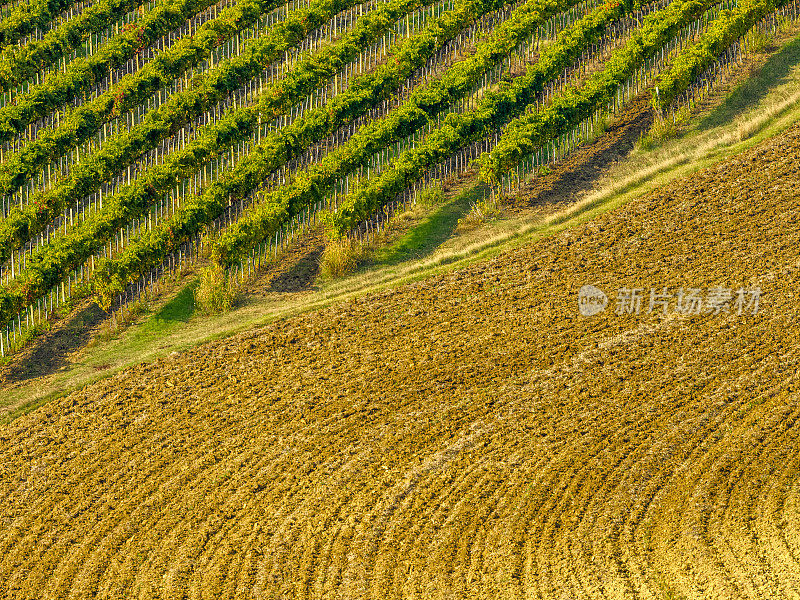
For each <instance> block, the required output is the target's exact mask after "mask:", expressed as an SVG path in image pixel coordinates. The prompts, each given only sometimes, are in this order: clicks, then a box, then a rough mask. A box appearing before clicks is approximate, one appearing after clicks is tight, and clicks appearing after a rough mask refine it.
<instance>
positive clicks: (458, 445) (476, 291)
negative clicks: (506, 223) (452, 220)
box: [0, 127, 800, 600]
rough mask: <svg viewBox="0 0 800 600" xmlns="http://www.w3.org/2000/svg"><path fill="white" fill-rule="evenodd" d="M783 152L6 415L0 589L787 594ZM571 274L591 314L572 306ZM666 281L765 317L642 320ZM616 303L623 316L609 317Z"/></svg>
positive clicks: (798, 344) (791, 300)
mask: <svg viewBox="0 0 800 600" xmlns="http://www.w3.org/2000/svg"><path fill="white" fill-rule="evenodd" d="M798 155H800V127H795V128H793V129H792V130H790V131H789V132H787V133H786V134H784V135H782V136H781V137H780V138H778V139H775V140H772V141H768V142H766V143H762V144H760V145H759V146H757V147H756V148H754V149H752V150H751V151H748V152H747V153H745V154H743V155H742V156H740V157H737V158H734V159H730V160H727V161H725V162H724V163H721V164H719V165H717V166H714V167H711V168H709V169H706V170H704V171H701V172H699V173H697V174H695V175H693V176H692V177H691V179H688V180H683V181H678V182H674V183H673V184H670V185H668V186H666V187H665V188H663V189H661V190H658V191H657V192H654V193H652V194H650V195H648V196H646V197H644V198H641V199H639V200H636V201H632V202H630V203H629V204H627V205H625V206H624V207H621V208H620V209H618V210H616V211H613V212H611V213H608V214H606V215H603V216H601V217H598V218H597V219H595V220H593V221H591V222H589V223H587V224H585V225H582V226H580V227H579V228H576V229H574V230H570V231H565V232H563V233H561V234H558V235H556V236H554V237H552V238H548V239H545V240H542V241H541V242H538V243H535V244H533V245H530V246H528V247H524V248H520V249H518V250H514V251H512V252H509V253H506V254H503V255H501V256H499V257H497V258H496V259H493V260H491V261H489V262H485V263H481V264H476V265H474V266H471V267H469V268H466V269H463V270H459V271H455V272H452V273H448V274H445V275H441V276H437V277H435V278H432V279H429V280H426V281H422V282H419V283H415V284H412V285H407V286H404V287H401V288H398V289H395V290H391V291H387V292H384V293H381V294H377V295H372V296H369V297H365V298H361V299H357V300H352V301H350V302H347V303H345V304H342V305H340V306H336V307H332V308H329V309H326V310H323V311H320V312H317V313H310V314H304V315H301V316H297V317H293V318H290V319H287V320H285V321H282V322H279V323H275V324H273V325H271V326H268V327H266V328H263V329H261V330H259V331H253V332H249V333H247V334H243V335H240V336H237V337H236V338H232V339H228V340H225V341H220V342H216V343H213V344H209V345H206V346H203V347H200V348H197V349H194V350H191V351H189V352H186V353H185V354H183V355H179V356H173V357H170V358H166V359H162V360H159V361H158V362H155V363H153V364H148V365H140V366H137V367H134V368H130V369H127V370H125V371H124V372H121V373H119V374H117V375H116V376H114V377H113V378H111V379H108V380H105V381H102V382H99V383H97V384H94V385H92V386H90V387H88V388H86V389H84V390H82V391H80V392H77V393H74V394H72V395H71V396H68V397H66V398H63V399H60V400H57V401H54V402H52V403H50V404H48V405H46V406H44V407H42V408H40V409H38V410H36V411H35V412H33V413H31V414H29V415H26V416H24V417H21V418H19V419H18V420H16V421H14V422H13V423H11V424H10V425H9V426H7V427H5V428H3V429H0V464H1V465H2V469H3V477H2V478H0V523H2V524H3V527H2V528H0V590H2V591H1V592H0V595H3V596H8V597H15V598H66V597H81V598H83V597H90V596H92V597H100V598H109V597H123V596H124V597H131V596H136V597H141V598H161V597H164V598H166V597H170V598H172V597H189V598H222V597H259V598H265V597H269V598H323V597H325V598H347V599H350V598H426V599H428V598H435V599H444V598H470V599H472V598H487V599H489V598H522V597H533V598H553V599H563V598H614V599H616V598H620V599H622V598H626V599H628V598H631V599H632V598H643V599H644V598H656V599H657V598H681V597H682V598H686V599H687V600H689V599H698V600H700V599H707V598H717V599H731V600H734V599H736V600H738V599H742V598H770V599H771V598H796V597H797V596H796V595H797V590H798V589H800V486H798V481H800V454H798V451H797V449H798V447H800V404H799V403H798V401H797V400H798V375H797V374H798V372H800V326H799V325H798V309H797V290H798V289H800V258H798V252H797V249H798V248H800V165H799V164H798V162H797V160H796V157H797V156H798ZM301 260H302V259H301ZM302 279H303V278H302V277H301V278H300V280H302ZM292 280H293V281H294V279H292ZM584 284H593V285H596V286H598V287H599V288H601V289H603V290H605V291H606V292H607V293H608V295H609V297H610V301H611V306H609V308H608V309H607V310H606V311H605V312H603V313H602V314H600V315H597V316H594V317H591V318H586V317H581V316H580V315H579V313H578V303H577V292H578V289H579V288H580V287H581V286H582V285H584ZM664 286H668V287H669V288H670V290H672V291H673V292H674V291H676V290H677V288H679V287H684V288H689V287H691V288H701V289H703V290H704V291H705V290H706V289H707V288H711V287H714V286H723V287H728V288H733V289H736V288H738V287H739V286H746V287H750V286H760V288H761V289H762V290H763V294H762V309H761V311H760V312H759V313H758V314H757V315H752V314H750V315H737V314H736V312H735V311H733V312H730V311H729V312H727V313H721V314H718V315H715V314H709V313H704V314H701V315H697V316H685V315H680V314H674V313H671V314H669V315H666V316H664V315H662V314H660V313H648V312H647V310H646V307H647V297H648V295H649V290H650V288H651V287H655V288H658V289H659V290H660V289H661V288H662V287H664ZM623 287H627V288H643V289H644V290H645V300H644V302H643V308H642V312H641V314H638V315H636V314H634V315H617V314H616V313H615V310H614V309H615V307H616V302H615V301H616V290H618V289H620V288H623ZM673 306H674V305H673Z"/></svg>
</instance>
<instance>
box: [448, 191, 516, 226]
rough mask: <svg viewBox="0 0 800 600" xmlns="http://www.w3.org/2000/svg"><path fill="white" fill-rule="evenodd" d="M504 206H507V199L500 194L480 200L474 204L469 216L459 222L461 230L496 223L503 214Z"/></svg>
mask: <svg viewBox="0 0 800 600" xmlns="http://www.w3.org/2000/svg"><path fill="white" fill-rule="evenodd" d="M504 204H506V199H505V198H504V197H503V196H502V195H500V194H495V195H491V196H487V197H485V198H484V199H483V200H478V201H477V202H475V203H473V204H472V208H471V209H470V211H469V212H468V213H467V215H466V216H465V217H462V218H461V219H459V220H458V225H459V227H461V228H470V227H476V226H478V225H480V224H482V223H489V222H491V221H496V220H497V219H498V217H499V216H500V214H501V213H502V212H503V205H504Z"/></svg>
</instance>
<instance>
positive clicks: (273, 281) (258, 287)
mask: <svg viewBox="0 0 800 600" xmlns="http://www.w3.org/2000/svg"><path fill="white" fill-rule="evenodd" d="M324 250H325V239H324V234H323V233H322V231H321V230H320V229H319V228H312V229H310V230H308V231H306V232H305V233H304V234H302V235H300V236H298V237H297V238H296V239H295V241H294V242H292V243H291V244H290V245H289V246H287V248H286V249H285V250H284V251H283V252H282V253H281V255H280V257H279V260H277V261H275V262H273V263H271V264H267V265H264V266H263V267H262V268H261V269H260V270H259V272H258V274H257V275H256V276H255V277H253V278H252V279H250V280H248V281H247V282H246V283H245V284H244V288H243V290H242V291H243V292H244V293H245V294H246V295H247V296H263V295H266V294H269V293H274V292H278V293H295V292H303V291H306V290H309V289H311V286H312V284H313V283H314V280H315V279H316V277H317V274H318V273H319V267H320V259H321V257H322V252H323V251H324Z"/></svg>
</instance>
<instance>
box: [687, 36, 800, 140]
mask: <svg viewBox="0 0 800 600" xmlns="http://www.w3.org/2000/svg"><path fill="white" fill-rule="evenodd" d="M798 64H800V37H796V38H795V39H793V40H792V41H791V42H789V43H788V44H786V45H785V46H784V47H783V48H781V50H780V51H779V52H777V53H776V54H774V55H773V56H771V57H770V58H769V59H767V62H766V63H764V65H763V66H762V67H761V68H760V69H759V70H758V71H757V72H755V73H754V74H753V76H752V77H749V78H748V79H747V81H745V82H743V83H742V84H741V85H739V86H738V87H737V88H736V89H735V90H734V91H733V92H732V93H731V94H730V95H729V96H728V97H727V98H726V99H725V102H723V103H722V104H721V105H720V106H718V107H717V108H715V109H714V110H712V111H711V112H710V113H709V114H708V115H706V116H705V117H704V118H703V119H702V120H701V121H700V123H698V126H697V128H698V129H699V130H700V131H705V130H708V129H714V128H715V127H720V126H723V125H729V124H730V123H732V122H733V121H734V120H735V119H736V117H738V116H740V115H741V114H743V113H744V112H745V111H747V110H748V109H749V108H752V107H753V106H755V105H756V104H757V103H758V102H760V101H761V100H763V98H764V97H765V96H766V95H767V94H768V93H769V91H770V90H771V89H772V88H774V87H777V86H779V85H781V84H784V83H787V81H788V79H789V74H790V73H791V72H792V69H793V68H794V67H796V66H797V65H798Z"/></svg>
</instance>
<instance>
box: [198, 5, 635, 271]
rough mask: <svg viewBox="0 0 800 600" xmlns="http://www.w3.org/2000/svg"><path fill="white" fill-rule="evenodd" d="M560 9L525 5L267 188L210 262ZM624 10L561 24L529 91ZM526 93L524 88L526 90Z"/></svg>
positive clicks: (249, 240) (442, 103) (247, 245)
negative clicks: (405, 96) (458, 57)
mask: <svg viewBox="0 0 800 600" xmlns="http://www.w3.org/2000/svg"><path fill="white" fill-rule="evenodd" d="M564 8H568V7H565V6H563V5H561V4H560V3H553V2H542V1H531V2H528V3H527V4H524V5H523V6H522V7H520V9H518V10H517V12H516V13H515V15H514V16H513V17H512V18H511V19H509V20H508V21H506V22H505V23H504V24H503V25H501V26H500V27H498V28H497V29H496V30H495V31H494V32H492V34H491V35H490V37H489V38H488V39H486V40H483V41H482V42H481V43H480V45H479V46H478V49H477V51H476V53H475V55H474V56H472V57H470V58H469V59H467V60H464V61H462V62H459V63H458V64H456V65H455V66H454V67H453V68H452V69H451V70H450V71H448V72H447V73H446V74H445V75H444V76H443V77H442V78H441V79H439V80H438V81H435V82H433V83H431V84H430V85H428V86H424V87H422V88H420V89H418V90H416V91H415V93H414V94H413V95H412V96H411V98H409V100H408V102H406V103H405V104H404V105H403V106H401V107H400V108H399V109H397V110H394V111H392V112H391V113H390V114H389V115H388V116H387V117H386V118H384V119H381V120H379V121H375V122H373V123H372V124H370V125H368V126H366V127H364V128H363V129H362V130H360V131H359V132H358V133H356V134H355V135H354V136H353V137H352V138H350V139H349V140H348V141H347V142H346V143H345V144H343V145H342V146H340V147H338V148H336V149H335V150H334V151H333V152H332V153H331V154H329V155H328V156H326V157H325V158H324V159H323V160H322V161H320V163H319V164H317V165H314V166H313V167H312V168H310V169H309V170H308V171H304V172H302V173H299V174H298V175H297V176H296V177H295V179H294V181H293V182H292V183H291V185H289V186H285V187H282V188H279V189H277V190H275V191H273V192H270V193H269V194H268V195H267V198H266V200H265V201H263V202H262V203H260V204H259V205H258V206H256V207H254V208H252V209H249V210H248V211H247V212H246V213H245V214H244V215H243V216H242V218H241V219H240V220H239V221H238V222H236V223H235V224H233V225H232V226H231V227H230V228H228V229H227V230H226V231H225V232H224V233H223V234H222V235H221V236H220V237H219V238H218V239H217V240H216V241H215V242H214V247H213V255H214V258H215V260H216V261H218V262H219V263H220V264H223V265H225V266H231V265H233V264H235V263H237V262H239V261H240V260H242V259H243V258H245V257H246V256H247V254H248V253H249V252H250V251H251V250H252V249H253V248H254V247H255V246H256V245H257V244H259V243H261V242H262V241H263V240H264V239H266V238H268V237H269V236H270V235H272V234H274V233H275V232H276V231H277V230H278V228H279V227H281V226H282V225H283V224H284V223H286V221H287V220H288V219H289V218H290V217H292V216H293V215H296V214H298V213H299V212H300V211H301V210H302V209H303V208H305V207H306V206H309V205H311V204H313V203H315V202H317V201H319V200H320V199H321V198H322V197H324V194H325V193H326V192H328V191H329V190H330V189H331V188H332V186H333V185H334V184H335V183H336V182H337V181H338V180H340V179H341V178H343V177H344V176H345V175H346V174H347V173H349V172H351V171H352V170H354V169H355V168H356V167H358V166H359V165H361V164H363V163H365V162H366V161H367V160H368V158H369V157H370V156H371V155H372V154H374V153H375V152H377V151H379V150H381V149H383V148H386V147H387V146H389V145H390V144H392V143H394V142H396V141H398V140H401V139H403V138H405V137H406V136H408V135H410V134H411V133H413V132H414V131H417V130H419V129H420V128H421V127H423V126H424V125H425V124H426V123H427V122H428V121H429V120H430V119H431V118H432V117H434V116H435V115H437V114H438V113H440V112H442V111H444V110H445V109H446V108H447V107H448V106H449V104H450V102H451V101H452V100H453V99H454V98H459V97H461V96H462V95H464V94H466V93H468V92H469V91H470V90H471V89H472V86H473V85H474V84H475V83H476V81H477V80H478V78H479V77H481V76H482V74H483V73H485V72H486V71H487V70H488V69H490V68H491V67H492V66H493V65H495V64H497V63H498V62H499V61H501V60H502V59H503V58H504V57H505V56H507V55H508V54H509V53H510V52H511V51H512V50H513V49H514V47H515V46H516V45H517V44H518V43H519V42H520V41H521V40H523V39H524V38H525V36H527V35H528V34H529V33H530V32H531V31H532V30H533V29H534V28H535V27H537V26H538V25H539V24H541V23H542V22H544V21H545V20H546V19H547V18H548V17H550V16H552V15H554V14H556V13H557V12H559V11H560V10H563V9H564ZM624 10H625V9H624V7H623V5H622V4H618V3H615V4H605V5H602V6H600V7H599V8H597V9H595V10H594V11H593V12H592V13H590V14H589V15H588V16H587V17H584V19H582V20H580V21H578V23H576V24H575V25H573V26H572V27H570V28H568V29H566V30H565V32H563V33H562V34H561V35H560V37H559V38H558V41H557V42H556V44H555V45H553V46H550V47H548V48H547V49H546V50H545V51H544V53H543V55H542V57H541V60H540V61H539V64H538V65H537V66H536V67H534V68H533V70H534V71H535V72H536V73H537V74H538V76H536V77H535V78H534V79H533V80H532V82H533V86H534V87H535V89H536V90H537V91H539V90H541V89H542V87H543V86H544V84H545V83H546V82H547V81H550V80H552V79H553V78H555V77H556V76H557V75H559V74H560V73H561V72H562V70H563V69H565V68H567V67H568V66H569V65H571V64H572V63H573V62H574V61H575V59H576V58H577V57H578V56H579V55H580V54H581V53H582V52H583V51H584V50H585V48H586V47H587V46H588V45H589V44H590V43H591V42H593V41H595V40H597V39H598V38H599V37H601V36H602V34H603V32H604V31H605V27H606V25H607V24H608V23H609V22H611V21H612V20H613V19H616V18H618V17H620V16H621V15H622V14H623V13H624ZM520 89H521V88H520ZM525 94H530V90H526V91H525ZM524 97H525V98H529V97H530V96H529V95H528V96H524ZM521 98H522V96H521Z"/></svg>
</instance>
